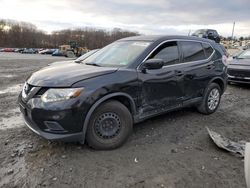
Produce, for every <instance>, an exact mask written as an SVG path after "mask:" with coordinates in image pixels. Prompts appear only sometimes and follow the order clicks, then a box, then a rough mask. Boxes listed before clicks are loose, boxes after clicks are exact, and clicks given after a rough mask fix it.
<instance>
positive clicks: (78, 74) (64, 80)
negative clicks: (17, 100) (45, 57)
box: [27, 63, 118, 87]
mask: <svg viewBox="0 0 250 188" xmlns="http://www.w3.org/2000/svg"><path fill="white" fill-rule="evenodd" d="M117 69H118V68H112V67H96V66H92V65H84V64H78V63H69V64H64V66H48V67H45V68H43V69H41V70H39V71H37V72H35V73H33V74H32V75H31V76H30V77H29V78H28V80H27V82H28V84H30V85H33V86H39V87H70V86H71V85H73V84H74V83H76V82H79V81H82V80H85V79H89V78H94V77H97V76H101V75H104V74H110V73H113V72H115V71H117Z"/></svg>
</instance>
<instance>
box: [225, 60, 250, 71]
mask: <svg viewBox="0 0 250 188" xmlns="http://www.w3.org/2000/svg"><path fill="white" fill-rule="evenodd" d="M228 68H232V69H233V68H235V69H250V59H233V61H232V62H230V63H229V65H228Z"/></svg>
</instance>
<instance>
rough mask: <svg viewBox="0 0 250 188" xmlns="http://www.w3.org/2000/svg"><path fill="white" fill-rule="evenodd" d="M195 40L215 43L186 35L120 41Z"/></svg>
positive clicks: (146, 36)
mask: <svg viewBox="0 0 250 188" xmlns="http://www.w3.org/2000/svg"><path fill="white" fill-rule="evenodd" d="M175 39H177V40H195V41H201V42H209V43H214V41H212V40H209V39H205V38H200V37H194V36H184V35H140V36H134V37H127V38H123V39H120V40H119V41H149V42H156V41H166V40H175Z"/></svg>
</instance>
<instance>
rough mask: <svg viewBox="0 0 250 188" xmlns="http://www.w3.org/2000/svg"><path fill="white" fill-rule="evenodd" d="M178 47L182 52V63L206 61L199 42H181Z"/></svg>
mask: <svg viewBox="0 0 250 188" xmlns="http://www.w3.org/2000/svg"><path fill="white" fill-rule="evenodd" d="M180 46H181V49H182V52H183V62H184V63H185V62H191V61H200V60H204V59H206V55H205V52H204V50H203V46H202V44H201V43H200V42H193V41H182V42H180Z"/></svg>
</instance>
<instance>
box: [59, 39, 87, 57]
mask: <svg viewBox="0 0 250 188" xmlns="http://www.w3.org/2000/svg"><path fill="white" fill-rule="evenodd" d="M59 51H60V53H62V54H63V55H64V56H65V57H70V58H73V57H74V56H76V57H79V56H81V55H83V54H85V53H86V52H88V49H87V48H86V47H79V46H78V45H77V43H76V42H74V41H71V42H70V44H69V45H67V44H64V45H61V46H59Z"/></svg>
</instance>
